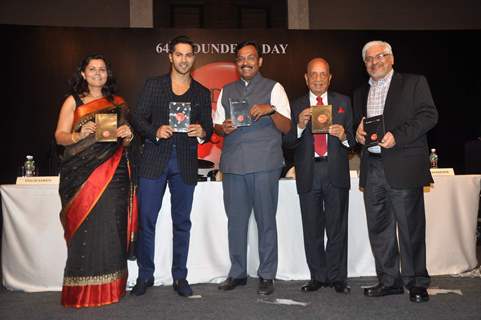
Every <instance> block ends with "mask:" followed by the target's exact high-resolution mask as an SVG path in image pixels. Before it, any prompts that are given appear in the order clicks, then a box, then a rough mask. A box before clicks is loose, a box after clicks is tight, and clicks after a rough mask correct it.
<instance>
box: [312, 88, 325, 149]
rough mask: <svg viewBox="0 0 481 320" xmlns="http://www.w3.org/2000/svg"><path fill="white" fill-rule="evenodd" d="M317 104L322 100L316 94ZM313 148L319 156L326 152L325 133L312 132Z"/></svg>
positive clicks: (322, 103)
mask: <svg viewBox="0 0 481 320" xmlns="http://www.w3.org/2000/svg"><path fill="white" fill-rule="evenodd" d="M316 99H317V105H318V106H322V105H324V102H322V97H321V96H318V97H316ZM314 150H315V151H316V153H317V154H318V155H319V156H320V157H324V155H325V154H326V152H327V134H325V133H315V134H314Z"/></svg>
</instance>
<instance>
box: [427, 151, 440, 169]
mask: <svg viewBox="0 0 481 320" xmlns="http://www.w3.org/2000/svg"><path fill="white" fill-rule="evenodd" d="M429 162H430V163H431V168H437V167H438V154H437V153H436V149H434V148H433V149H431V153H430V154H429Z"/></svg>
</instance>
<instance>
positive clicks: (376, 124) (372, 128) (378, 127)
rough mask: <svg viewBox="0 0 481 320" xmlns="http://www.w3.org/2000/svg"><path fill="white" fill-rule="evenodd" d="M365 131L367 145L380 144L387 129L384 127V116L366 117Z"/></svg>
mask: <svg viewBox="0 0 481 320" xmlns="http://www.w3.org/2000/svg"><path fill="white" fill-rule="evenodd" d="M364 131H366V146H368V147H372V146H376V145H378V144H379V142H380V141H381V139H382V137H384V134H386V131H385V129H384V116H383V115H382V114H381V115H379V116H375V117H370V118H366V119H364Z"/></svg>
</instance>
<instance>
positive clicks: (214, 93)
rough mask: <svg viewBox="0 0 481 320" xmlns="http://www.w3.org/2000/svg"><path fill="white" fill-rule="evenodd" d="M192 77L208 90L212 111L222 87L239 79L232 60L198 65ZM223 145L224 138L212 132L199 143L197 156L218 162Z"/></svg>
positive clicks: (215, 107)
mask: <svg viewBox="0 0 481 320" xmlns="http://www.w3.org/2000/svg"><path fill="white" fill-rule="evenodd" d="M192 77H193V78H194V79H195V80H196V81H199V82H200V83H201V84H202V85H203V86H205V87H207V88H208V89H209V90H210V94H211V96H210V97H211V100H212V112H215V110H216V109H217V98H218V97H219V94H220V91H221V89H222V87H224V86H225V85H226V84H228V83H231V82H234V81H236V80H239V73H238V72H237V67H236V65H235V63H233V62H214V63H209V64H207V65H205V66H202V67H200V68H199V69H196V70H194V71H193V72H192ZM223 145H224V138H223V137H220V136H218V135H217V134H215V133H214V134H212V137H211V138H210V141H209V142H207V143H204V144H201V145H199V148H198V154H197V156H198V157H199V158H200V159H206V160H209V161H212V162H214V163H215V164H216V165H217V164H219V160H220V153H221V150H222V147H223Z"/></svg>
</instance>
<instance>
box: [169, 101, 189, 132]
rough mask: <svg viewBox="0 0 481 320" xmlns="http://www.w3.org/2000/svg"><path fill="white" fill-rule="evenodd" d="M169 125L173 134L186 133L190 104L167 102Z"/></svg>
mask: <svg viewBox="0 0 481 320" xmlns="http://www.w3.org/2000/svg"><path fill="white" fill-rule="evenodd" d="M169 125H170V126H171V127H172V130H173V131H174V132H187V131H188V127H189V125H190V102H169Z"/></svg>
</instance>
